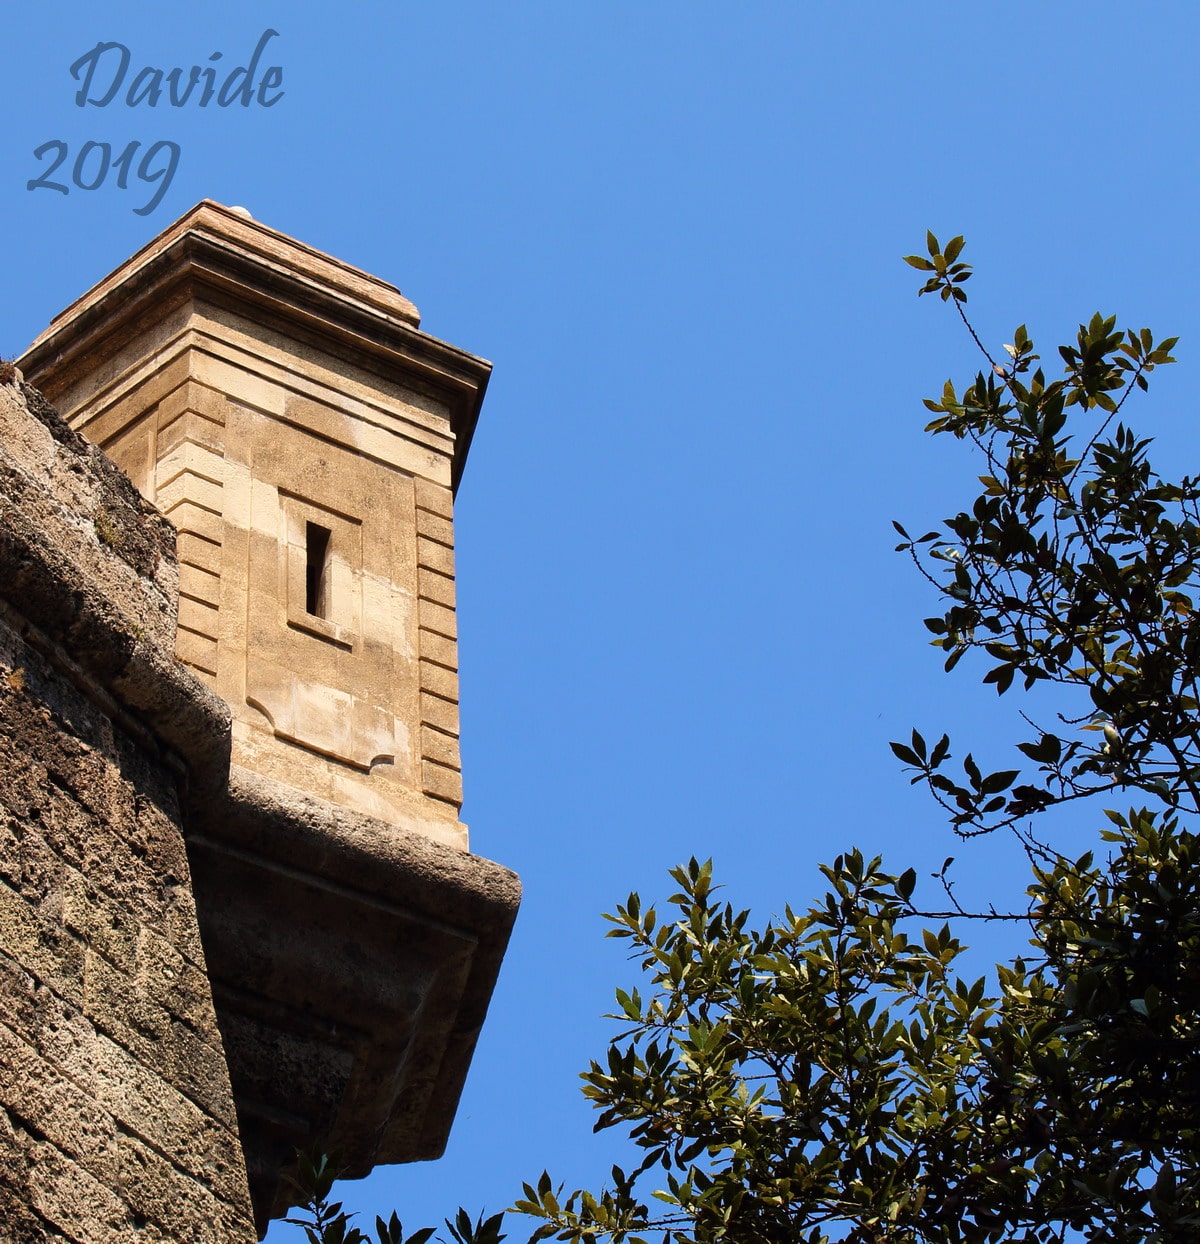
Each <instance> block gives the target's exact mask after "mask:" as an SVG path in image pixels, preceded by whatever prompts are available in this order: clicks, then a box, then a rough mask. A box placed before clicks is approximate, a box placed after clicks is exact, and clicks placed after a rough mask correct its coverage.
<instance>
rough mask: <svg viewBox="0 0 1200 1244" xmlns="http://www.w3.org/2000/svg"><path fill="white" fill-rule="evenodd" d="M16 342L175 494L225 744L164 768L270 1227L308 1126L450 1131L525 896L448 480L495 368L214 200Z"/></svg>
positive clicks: (188, 606)
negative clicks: (477, 766)
mask: <svg viewBox="0 0 1200 1244" xmlns="http://www.w3.org/2000/svg"><path fill="white" fill-rule="evenodd" d="M18 366H19V367H20V369H21V371H22V372H23V374H24V377H25V380H26V381H27V382H29V383H30V384H31V385H33V386H36V387H37V388H38V389H40V390H41V392H42V393H43V394H44V395H45V396H46V398H48V399H49V401H50V402H51V403H52V404H53V405H54V406H55V407H57V409H58V411H59V412H60V414H61V415H62V416H63V417H64V418H65V419H66V420H67V421H68V422H69V424H70V425H71V427H72V428H74V429H76V430H77V431H78V432H80V433H82V434H83V436H85V437H86V438H87V439H88V440H90V441H91V442H92V443H94V444H95V445H98V446H99V447H100V448H101V449H103V450H104V451H105V453H106V454H107V455H108V456H109V457H110V458H111V459H112V460H114V461H115V462H116V463H117V464H118V465H119V466H120V467H122V468H123V469H124V471H125V472H126V473H127V474H128V476H129V477H130V479H132V481H133V482H134V484H135V485H136V486H137V489H138V490H139V491H140V492H141V494H142V496H143V497H144V498H145V499H146V500H147V501H148V502H150V503H152V505H153V506H154V507H156V508H157V510H158V511H160V512H161V513H162V514H164V515H165V516H166V517H167V518H168V519H169V520H170V521H171V523H173V524H174V526H175V528H176V529H177V531H178V539H177V552H178V627H177V631H176V638H175V654H176V656H177V659H178V661H179V662H181V663H182V665H183V666H184V667H186V668H187V670H189V671H190V672H191V674H192V675H193V676H194V678H195V679H196V680H199V681H200V682H201V683H204V684H207V686H208V688H210V689H211V691H212V692H215V693H216V696H218V697H219V698H220V700H223V701H224V702H225V704H227V705H228V713H229V724H228V739H227V743H226V744H225V748H224V750H223V751H222V750H221V749H218V751H219V753H220V759H219V761H218V762H217V763H215V764H214V763H213V762H212V761H211V760H204V761H203V762H201V761H199V760H196V761H194V762H193V761H192V760H190V758H189V757H188V756H187V755H186V754H185V755H183V756H182V757H181V758H179V760H178V761H177V763H176V765H175V768H176V770H178V771H179V772H180V777H179V781H180V783H181V789H182V790H183V791H184V813H183V818H182V832H183V837H184V840H185V842H186V849H187V859H188V865H189V867H190V875H191V885H192V891H193V894H194V899H195V906H196V916H197V919H198V923H199V931H200V935H201V942H202V945H203V953H204V959H205V961H206V963H207V975H208V981H209V985H210V987H211V992H212V1002H213V1006H214V1007H215V1015H216V1021H217V1026H218V1028H219V1032H220V1040H221V1043H222V1044H223V1049H224V1053H225V1057H226V1060H227V1065H228V1074H229V1082H230V1085H231V1088H232V1093H233V1101H234V1103H235V1105H236V1115H237V1124H238V1132H239V1134H240V1139H241V1145H242V1148H243V1152H244V1157H245V1163H246V1168H247V1170H248V1174H249V1186H250V1193H251V1197H252V1200H253V1205H254V1214H255V1220H256V1222H257V1225H258V1228H259V1230H260V1231H262V1230H264V1229H265V1224H266V1221H267V1218H268V1217H269V1216H272V1215H275V1214H278V1213H279V1212H281V1211H282V1210H283V1208H284V1207H285V1205H286V1200H285V1197H284V1195H283V1192H282V1191H281V1185H280V1172H281V1169H282V1168H284V1167H285V1166H286V1164H287V1163H288V1161H289V1159H290V1157H291V1155H292V1151H293V1149H294V1148H295V1147H303V1146H308V1145H311V1144H317V1145H319V1146H320V1147H322V1148H323V1149H325V1150H327V1151H332V1150H335V1149H336V1150H338V1151H340V1152H341V1153H342V1155H343V1157H344V1160H345V1162H346V1164H347V1168H348V1169H347V1173H348V1174H350V1175H352V1176H358V1175H362V1174H365V1173H366V1172H367V1170H369V1169H370V1167H371V1166H373V1165H374V1164H375V1163H379V1162H403V1161H412V1160H415V1159H422V1158H430V1157H435V1156H437V1155H438V1154H439V1153H440V1152H441V1150H442V1147H443V1146H444V1144H445V1140H446V1136H447V1132H448V1129H449V1126H450V1123H451V1120H452V1117H453V1114H454V1109H455V1105H456V1102H457V1099H458V1096H459V1093H460V1090H461V1087H462V1083H463V1079H464V1076H465V1073H466V1069H467V1065H468V1063H469V1060H470V1057H471V1053H472V1050H473V1047H474V1043H475V1039H476V1035H477V1033H478V1030H479V1026H480V1023H481V1022H482V1019H483V1016H484V1013H485V1011H486V1008H487V1004H488V1000H489V997H490V994H491V990H492V986H493V983H494V980H495V977H496V973H497V971H498V968H499V964H500V959H501V956H502V954H503V951H504V947H505V944H506V942H507V938H508V932H509V929H510V927H511V923H512V919H513V917H514V915H515V911H516V905H517V902H518V898H519V889H518V886H517V883H516V879H515V877H514V876H513V875H512V874H511V873H509V872H508V871H507V870H506V869H503V868H501V867H499V866H498V865H495V864H492V863H490V862H489V861H487V860H484V859H481V858H479V857H477V856H474V855H471V854H470V853H469V851H468V849H467V830H466V826H465V825H463V824H462V822H461V821H460V820H459V806H460V803H461V800H462V785H461V777H460V763H459V748H458V683H457V673H456V670H457V656H456V627H455V609H454V604H455V600H454V551H453V550H454V540H453V525H452V500H453V495H454V491H455V489H456V487H457V484H458V480H459V477H460V476H461V474H462V470H463V464H464V462H465V459H466V455H467V449H468V447H469V445H470V441H471V434H472V431H473V429H474V426H475V421H476V419H477V417H478V414H479V408H480V403H481V401H482V398H483V393H484V389H485V387H486V384H487V379H488V374H489V370H490V367H489V364H487V363H486V362H484V361H483V360H481V359H478V358H476V357H474V356H472V355H470V354H467V353H465V352H463V351H462V350H459V349H457V348H455V347H454V346H450V345H447V344H446V343H445V342H442V341H439V340H437V339H436V338H434V337H431V336H428V335H427V334H425V333H422V332H421V331H420V329H419V317H418V315H417V311H416V308H415V307H414V306H413V305H412V303H411V302H409V301H408V300H407V299H406V298H404V297H403V296H402V295H401V293H400V292H399V290H397V289H396V288H395V287H393V286H391V285H388V284H386V283H385V282H383V281H381V280H378V279H377V278H375V277H372V276H369V275H367V274H366V273H364V272H361V271H359V270H357V269H355V268H352V267H350V266H348V265H346V264H343V263H340V262H338V261H337V260H334V259H332V258H330V257H329V256H327V255H324V254H321V253H320V252H317V251H314V250H312V249H311V248H309V247H306V246H304V245H302V244H300V243H299V242H296V241H294V240H293V239H291V238H288V237H285V236H284V235H282V234H280V233H278V232H276V231H274V230H272V229H269V228H266V227H265V226H263V225H261V224H259V223H257V222H255V221H253V220H252V219H250V217H249V215H248V214H247V213H245V212H244V211H242V210H240V209H229V208H225V207H222V206H220V205H219V204H216V203H212V202H208V201H206V202H203V203H201V204H199V205H198V206H197V207H195V208H194V209H193V210H192V211H190V212H188V213H187V215H185V216H184V217H182V218H181V219H180V220H178V221H177V222H176V223H175V224H173V225H172V226H170V227H169V228H168V229H167V230H166V231H165V232H163V233H162V234H160V235H159V236H158V237H157V238H155V239H154V240H153V241H152V242H151V243H150V244H149V245H148V246H146V247H145V248H144V249H143V250H141V251H139V252H138V253H137V254H136V255H134V256H133V257H132V258H131V259H130V260H128V261H127V262H126V263H124V264H123V265H122V266H121V267H120V268H118V269H117V270H116V271H115V272H113V273H112V274H111V275H110V276H109V277H107V278H106V279H105V280H103V281H102V282H100V284H98V285H97V286H95V287H94V288H93V289H92V290H90V291H89V292H88V293H87V294H85V295H84V296H83V297H82V298H80V299H79V300H78V301H77V302H75V303H74V304H72V305H71V306H70V307H68V308H67V309H66V310H65V311H64V312H63V313H62V314H61V315H59V316H58V317H57V318H56V319H55V320H54V322H53V323H52V324H51V325H50V327H49V328H48V329H47V331H46V332H45V333H43V334H42V336H41V337H39V338H38V340H37V341H36V342H35V343H34V344H33V346H31V347H30V349H29V350H28V351H27V352H26V354H25V355H24V356H23V357H22V358H21V359H20V360H18ZM96 527H97V531H99V533H100V538H101V540H102V541H103V539H104V536H105V532H104V531H103V529H102V524H101V521H100V520H96ZM134 629H135V630H136V623H134Z"/></svg>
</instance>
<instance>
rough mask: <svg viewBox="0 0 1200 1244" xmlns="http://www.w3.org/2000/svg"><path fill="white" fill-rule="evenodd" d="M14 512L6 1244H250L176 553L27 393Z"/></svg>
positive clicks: (6, 504) (2, 1168)
mask: <svg viewBox="0 0 1200 1244" xmlns="http://www.w3.org/2000/svg"><path fill="white" fill-rule="evenodd" d="M0 507H2V511H3V525H2V527H0V774H3V776H4V780H3V781H0V1222H2V1223H3V1228H2V1232H0V1234H2V1237H3V1238H4V1239H5V1240H9V1239H12V1240H28V1241H42V1240H46V1241H50V1240H55V1241H58V1240H61V1241H71V1242H72V1244H133V1242H134V1241H135V1240H136V1241H139V1242H140V1244H145V1241H147V1240H149V1239H153V1238H155V1236H156V1235H157V1236H158V1238H161V1239H164V1240H166V1239H172V1240H184V1239H186V1240H188V1241H192V1240H195V1241H210V1242H211V1244H235V1242H237V1241H242V1242H248V1241H250V1240H252V1239H253V1238H254V1229H253V1224H252V1216H251V1209H250V1199H249V1194H248V1187H247V1182H246V1173H245V1165H244V1161H243V1158H242V1152H241V1146H240V1143H239V1139H238V1134H237V1124H236V1117H235V1110H234V1105H233V1095H232V1090H231V1089H230V1085H229V1076H228V1071H227V1069H226V1061H225V1055H224V1050H223V1048H222V1044H221V1037H220V1033H219V1030H218V1026H217V1019H216V1013H215V1010H214V1007H213V1001H212V992H211V988H210V986H209V983H208V976H207V965H206V963H205V960H204V956H203V952H202V950H201V945H200V938H199V929H198V926H197V920H196V913H195V908H194V905H193V904H192V902H191V897H190V890H191V876H190V870H189V866H188V861H187V854H186V848H185V845H184V840H183V813H182V808H181V803H180V778H181V775H182V774H183V772H184V767H185V766H184V762H183V760H182V758H181V756H182V754H187V755H189V758H194V760H195V761H196V762H197V763H196V764H195V766H194V772H195V773H196V776H197V778H198V779H203V777H204V774H205V773H206V772H207V774H208V776H209V778H210V779H211V776H212V771H213V770H214V769H217V770H220V769H222V768H223V767H224V766H225V765H226V764H227V760H226V757H227V754H228V753H227V748H228V732H229V718H228V710H227V709H226V707H225V705H224V704H223V703H222V702H221V701H220V700H219V699H218V698H217V697H216V696H214V695H213V694H212V692H211V691H209V690H208V689H207V688H206V687H204V686H203V685H202V684H201V683H199V682H198V681H197V680H196V679H194V678H192V677H191V676H189V675H187V674H186V673H185V672H184V671H183V670H182V668H181V667H180V666H179V665H178V664H177V663H176V662H175V661H174V660H173V659H172V655H171V648H172V647H173V643H174V627H175V618H174V604H175V583H176V578H175V568H174V554H173V549H172V543H173V541H172V532H171V530H170V528H169V526H168V525H167V524H166V523H165V522H164V521H163V520H162V519H161V517H160V516H159V515H158V514H156V513H155V512H154V511H153V510H152V509H151V508H150V507H149V506H148V505H147V504H146V503H145V502H144V501H143V500H142V499H141V498H140V497H139V496H138V495H137V493H136V491H135V490H134V489H133V488H132V486H131V485H130V483H129V481H128V480H127V479H126V478H125V477H124V476H123V475H122V474H121V473H120V472H119V471H117V470H116V469H115V468H114V467H113V466H112V465H111V463H109V462H107V460H106V459H105V458H104V457H103V455H102V454H100V453H99V452H98V451H97V450H95V449H93V448H92V447H90V446H88V445H87V444H86V443H85V442H83V441H82V440H81V439H80V438H79V437H78V436H76V435H75V434H74V433H72V432H71V431H70V430H69V429H68V428H67V427H66V426H65V425H64V424H62V423H61V422H60V421H59V420H58V419H57V418H56V416H54V414H53V412H52V411H50V410H49V408H48V407H46V405H45V403H43V402H42V401H41V400H40V399H39V398H38V397H37V395H36V394H34V393H32V392H25V393H22V392H21V391H20V390H18V389H17V388H16V387H15V386H12V385H9V386H4V387H2V388H0ZM176 748H178V749H179V751H176ZM179 1034H186V1036H185V1037H184V1039H183V1041H182V1042H181V1041H180V1040H179V1039H178V1036H179ZM181 1044H183V1045H186V1046H190V1047H194V1048H200V1049H203V1050H205V1051H207V1063H206V1074H205V1075H204V1077H203V1078H202V1080H198V1081H195V1082H191V1083H189V1082H188V1081H187V1080H186V1078H185V1077H183V1076H181V1075H180V1074H179V1072H178V1068H177V1066H176V1065H175V1058H176V1051H177V1050H178V1049H179V1048H180V1045H181ZM160 1233H161V1234H160Z"/></svg>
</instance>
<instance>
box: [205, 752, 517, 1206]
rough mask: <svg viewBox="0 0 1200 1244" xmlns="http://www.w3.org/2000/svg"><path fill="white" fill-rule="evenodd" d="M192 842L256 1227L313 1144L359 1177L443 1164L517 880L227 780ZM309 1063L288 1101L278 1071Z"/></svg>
mask: <svg viewBox="0 0 1200 1244" xmlns="http://www.w3.org/2000/svg"><path fill="white" fill-rule="evenodd" d="M192 825H193V826H194V828H191V829H190V830H189V841H188V850H189V858H190V861H191V867H192V871H193V876H194V878H195V888H196V896H197V908H198V915H199V920H200V929H201V935H202V937H203V940H204V945H205V953H206V956H207V959H208V964H209V973H210V977H211V980H212V982H213V988H214V992H215V994H216V997H217V1012H218V1017H219V1018H220V1020H221V1025H222V1031H223V1034H224V1036H225V1044H226V1050H227V1054H228V1058H229V1067H230V1076H231V1079H232V1081H233V1086H234V1096H235V1098H236V1099H237V1101H238V1108H239V1114H240V1118H241V1123H242V1131H243V1139H244V1142H245V1144H246V1148H247V1161H248V1163H250V1180H251V1190H252V1195H253V1199H254V1202H255V1205H256V1207H257V1208H258V1209H259V1212H260V1213H261V1209H262V1207H264V1206H266V1205H268V1204H269V1206H270V1213H271V1214H272V1215H277V1214H280V1213H282V1212H283V1211H284V1210H285V1209H286V1207H287V1199H286V1193H285V1190H284V1189H283V1188H281V1186H280V1183H279V1170H280V1166H281V1165H283V1164H284V1163H285V1162H287V1161H288V1160H290V1158H291V1157H292V1151H293V1150H294V1149H295V1148H297V1147H304V1146H305V1145H307V1144H310V1143H312V1141H313V1140H314V1139H319V1141H320V1143H321V1145H322V1147H323V1148H325V1149H326V1150H327V1151H332V1150H337V1151H338V1152H339V1153H340V1154H341V1156H342V1160H343V1162H344V1163H345V1166H346V1173H347V1174H348V1175H349V1176H351V1177H353V1178H357V1177H360V1176H362V1175H365V1174H366V1173H367V1172H368V1171H369V1170H370V1169H371V1167H372V1166H374V1165H376V1164H377V1163H384V1162H409V1161H418V1160H423V1159H429V1158H435V1157H437V1156H439V1155H440V1154H441V1152H442V1150H443V1149H444V1147H445V1144H446V1138H447V1135H448V1133H449V1129H450V1124H451V1122H452V1120H453V1117H454V1111H455V1109H456V1107H457V1103H458V1098H459V1095H460V1093H461V1091H462V1086H463V1082H464V1080H465V1078H466V1073H467V1068H468V1066H469V1064H470V1059H471V1054H472V1052H473V1050H474V1047H475V1043H476V1040H477V1037H478V1034H479V1029H480V1027H481V1025H482V1023H483V1020H484V1016H485V1015H486V1012H487V1007H488V1003H489V1001H490V998H491V994H492V989H493V987H494V984H495V980H496V976H497V973H498V972H499V968H500V962H501V959H502V958H503V955H504V951H505V948H506V946H507V943H508V937H509V933H510V931H511V929H512V924H513V921H514V919H515V917H516V911H517V907H518V905H519V903H520V894H521V890H520V882H519V881H518V879H517V877H516V875H515V874H514V873H512V872H510V871H509V870H508V869H507V868H503V867H501V866H500V865H498V864H494V863H492V862H491V861H490V860H486V859H482V858H481V857H479V856H475V855H470V854H467V853H465V852H462V851H459V850H456V849H454V848H451V847H447V846H443V845H441V844H440V843H437V842H433V841H431V840H430V839H429V838H428V837H427V836H426V835H425V834H423V833H422V832H420V830H419V829H418V828H417V827H415V826H414V827H413V828H411V829H405V828H404V827H402V826H396V825H392V824H385V823H384V822H382V821H378V820H375V819H374V818H372V817H370V816H366V815H363V814H359V813H355V812H351V811H348V810H346V809H343V808H339V807H335V806H334V805H331V804H326V803H324V802H322V801H321V800H319V799H315V798H313V797H311V796H308V795H304V794H302V793H300V792H298V791H295V790H294V789H292V788H291V787H288V786H285V785H283V784H282V783H279V782H274V781H272V780H270V779H268V778H264V777H261V776H259V775H257V774H253V773H250V772H248V771H246V770H242V769H239V768H236V767H235V768H234V769H233V770H232V771H231V773H230V778H229V786H228V795H227V798H226V799H225V800H224V801H223V802H219V803H218V802H214V803H212V804H210V805H209V806H208V807H207V808H206V809H203V810H199V811H198V815H197V816H196V818H195V820H194V821H193V822H192ZM248 934H252V935H250V936H248ZM304 1062H307V1063H308V1064H309V1066H310V1067H311V1068H312V1071H313V1074H312V1076H311V1078H310V1079H307V1080H305V1081H304V1082H303V1083H299V1084H295V1085H294V1086H293V1089H292V1091H291V1093H290V1095H289V1096H288V1097H287V1099H286V1100H281V1099H280V1093H279V1086H278V1085H273V1083H272V1081H273V1079H274V1077H275V1074H276V1073H275V1070H274V1069H275V1068H277V1067H279V1066H287V1065H288V1064H289V1063H290V1064H300V1063H304ZM260 1158H261V1159H262V1160H261V1161H260V1160H259V1159H260ZM256 1163H257V1165H256ZM264 1222H265V1220H263V1221H262V1222H260V1227H261V1226H262V1225H263V1224H264Z"/></svg>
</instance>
